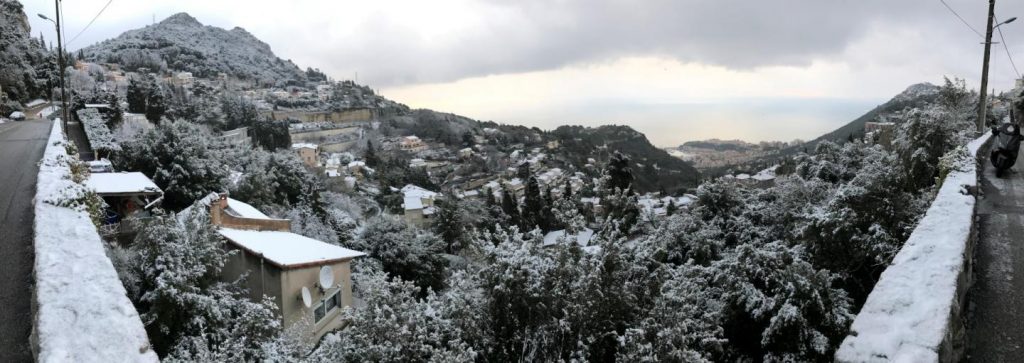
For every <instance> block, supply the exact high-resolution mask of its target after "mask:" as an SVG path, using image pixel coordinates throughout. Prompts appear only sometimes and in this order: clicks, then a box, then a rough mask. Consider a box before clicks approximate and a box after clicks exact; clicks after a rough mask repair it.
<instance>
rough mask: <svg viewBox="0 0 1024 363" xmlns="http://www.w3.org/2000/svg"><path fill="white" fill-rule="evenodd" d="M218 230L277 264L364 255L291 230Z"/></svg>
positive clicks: (294, 263)
mask: <svg viewBox="0 0 1024 363" xmlns="http://www.w3.org/2000/svg"><path fill="white" fill-rule="evenodd" d="M218 232H219V233H220V234H221V235H222V236H224V238H227V239H228V240H230V241H231V242H233V243H234V244H236V245H238V246H239V247H241V248H243V249H245V250H247V251H249V252H251V253H254V254H259V255H262V256H263V257H264V258H266V259H267V260H270V261H271V262H272V263H273V264H275V265H278V266H281V267H298V266H303V265H317V264H324V263H329V262H335V261H339V260H345V259H351V258H355V257H360V256H366V254H365V253H362V252H359V251H353V250H350V249H347V248H344V247H340V246H336V245H332V244H329V243H324V242H321V241H317V240H315V239H312V238H309V237H305V236H301V235H298V234H295V233H291V232H283V231H253V230H243V229H234V228H223V227H221V228H220V229H218Z"/></svg>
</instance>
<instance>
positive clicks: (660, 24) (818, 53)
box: [321, 0, 1024, 85]
mask: <svg viewBox="0 0 1024 363" xmlns="http://www.w3.org/2000/svg"><path fill="white" fill-rule="evenodd" d="M947 2H949V3H950V4H951V5H953V6H954V7H955V8H959V9H958V11H960V13H961V15H963V16H964V17H965V18H967V19H968V20H969V21H972V22H974V26H975V27H976V28H978V29H981V27H982V26H983V25H982V24H983V20H984V11H985V4H984V3H983V2H978V1H953V0H947ZM487 3H488V4H489V5H492V6H494V7H496V8H497V9H496V10H497V11H494V13H495V14H499V15H500V16H494V17H493V18H492V19H488V20H487V22H486V25H485V26H482V27H480V28H479V29H474V30H473V31H471V32H466V33H463V34H457V35H454V36H452V37H449V38H448V39H445V40H444V41H441V42H437V41H432V42H426V41H424V40H423V39H422V38H421V37H420V36H419V35H418V34H417V32H416V29H411V28H409V27H405V26H403V24H398V23H392V22H389V21H388V20H387V19H386V18H384V19H381V21H376V22H372V23H368V24H367V25H366V27H365V28H364V29H362V30H363V31H361V32H360V33H361V34H371V35H372V36H371V35H368V36H366V37H365V38H363V39H350V40H348V41H347V42H345V43H344V44H334V45H332V47H328V48H327V50H325V52H324V54H321V56H322V57H325V58H328V57H329V58H331V59H334V60H335V61H333V64H332V65H331V66H329V67H328V68H329V69H330V68H333V69H334V70H337V71H341V72H351V71H358V72H360V73H361V74H365V75H366V78H368V80H370V81H374V82H376V84H380V85H395V84H410V83H422V82H441V81H451V80H457V79H461V78H465V77H473V76H482V75H489V74H502V73H510V72H523V71H535V70H546V69H552V68H557V67H561V66H565V65H569V64H578V63H588V62H602V61H606V60H611V59H614V58H617V57H622V56H647V55H657V56H667V57H672V58H675V59H678V60H679V61H682V62H699V63H704V64H713V65H721V66H725V67H729V68H734V69H750V68H756V67H762V66H776V65H795V66H802V65H807V64H809V63H810V62H811V61H812V60H814V59H821V58H829V57H833V56H837V55H839V54H841V53H842V52H843V51H844V50H846V49H847V47H848V46H849V45H850V44H851V43H852V42H854V41H856V40H858V39H860V38H861V37H863V36H865V34H867V33H868V32H870V31H872V30H873V29H876V28H875V27H876V26H878V25H880V24H888V25H890V26H903V27H910V28H916V29H919V30H920V31H921V32H923V33H925V34H928V35H929V38H933V39H934V41H935V45H936V46H955V47H964V50H965V52H967V53H968V54H969V55H971V56H973V55H974V54H975V53H976V52H975V51H974V49H975V48H977V47H976V45H977V42H978V41H980V39H977V35H975V34H973V33H972V32H971V31H970V30H968V29H967V28H966V27H964V26H963V24H961V23H959V20H957V19H956V18H955V17H953V15H952V14H951V13H949V12H948V11H947V10H946V9H945V8H943V7H942V5H941V3H940V2H939V1H938V0H935V1H925V0H910V1H904V0H887V1H883V0H863V1H842V0H835V1H829V0H780V1H751V0H716V1H703V0H679V1H620V0H598V1H584V0H565V1H540V0H525V1H497V0H494V1H488V2H487ZM999 9H1000V12H1001V13H1006V14H1010V13H1012V12H1017V13H1020V12H1021V10H1024V7H1022V6H1021V4H1019V3H1011V2H1009V1H1004V2H1003V3H1002V4H1000V7H999ZM1022 15H1024V14H1022ZM438 21H445V20H444V19H438ZM1014 25H1020V24H1014ZM1014 34H1015V35H1016V34H1020V35H1022V36H1017V37H1016V38H1017V39H1024V32H1020V31H1015V32H1014ZM892 46H894V47H895V46H899V45H898V44H892ZM914 56H915V55H913V54H908V55H907V57H908V61H909V60H910V59H912V57H914ZM970 59H973V58H970ZM965 60H966V59H965Z"/></svg>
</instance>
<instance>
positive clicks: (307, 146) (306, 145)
mask: <svg viewBox="0 0 1024 363" xmlns="http://www.w3.org/2000/svg"><path fill="white" fill-rule="evenodd" d="M292 149H316V144H311V143H308V142H302V143H296V144H292Z"/></svg>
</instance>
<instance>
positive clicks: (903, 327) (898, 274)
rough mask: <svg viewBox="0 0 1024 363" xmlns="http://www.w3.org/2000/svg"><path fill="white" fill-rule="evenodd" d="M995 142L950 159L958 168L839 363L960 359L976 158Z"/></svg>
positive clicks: (871, 299)
mask: <svg viewBox="0 0 1024 363" xmlns="http://www.w3.org/2000/svg"><path fill="white" fill-rule="evenodd" d="M990 136H991V134H989V133H985V135H983V136H982V137H980V138H978V139H976V140H974V141H972V142H971V143H970V144H968V145H967V153H968V154H969V155H971V156H972V157H968V158H963V157H947V158H944V161H945V162H947V163H949V162H952V163H955V164H957V165H949V166H947V168H948V171H949V173H948V175H946V178H945V180H944V181H943V182H942V186H941V187H940V189H939V192H938V194H937V195H936V197H935V200H934V201H933V202H932V205H931V207H929V208H928V212H927V213H926V214H925V216H924V218H922V219H921V222H920V223H918V225H917V228H916V229H914V232H913V233H912V234H911V235H910V238H908V239H907V242H906V244H905V245H904V246H903V248H902V249H901V250H900V251H899V253H898V254H896V256H895V258H893V261H892V264H891V265H890V266H889V267H888V268H887V269H886V270H885V272H883V273H882V275H881V277H880V278H879V280H878V284H876V285H875V288H874V290H872V291H871V294H870V295H868V298H867V301H866V302H865V303H864V307H863V308H861V311H860V314H858V315H857V318H856V319H855V320H854V322H853V325H852V326H851V327H850V335H849V336H847V337H846V339H845V340H844V341H843V343H842V345H841V346H840V347H839V351H838V352H837V353H836V361H839V362H883V361H885V362H888V361H896V362H940V361H941V362H948V361H958V360H960V358H961V355H962V354H963V334H964V331H963V329H964V327H963V321H962V313H964V312H965V309H964V308H965V305H964V304H966V301H965V297H966V293H967V289H968V287H969V284H970V276H969V275H970V271H971V265H970V264H971V255H972V254H973V253H972V251H973V243H974V242H975V241H974V239H973V238H974V208H975V201H976V200H975V196H974V191H976V190H977V187H978V163H977V156H979V155H978V152H979V151H980V150H981V149H982V147H983V146H984V145H985V144H986V143H987V142H988V140H989V137H990ZM960 153H963V151H962V150H961V151H960Z"/></svg>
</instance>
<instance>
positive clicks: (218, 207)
mask: <svg viewBox="0 0 1024 363" xmlns="http://www.w3.org/2000/svg"><path fill="white" fill-rule="evenodd" d="M227 207H228V194H227V193H219V194H217V199H215V200H213V201H212V202H210V223H212V224H213V225H215V226H220V225H222V224H223V223H224V220H223V217H222V215H223V213H224V208H227Z"/></svg>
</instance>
